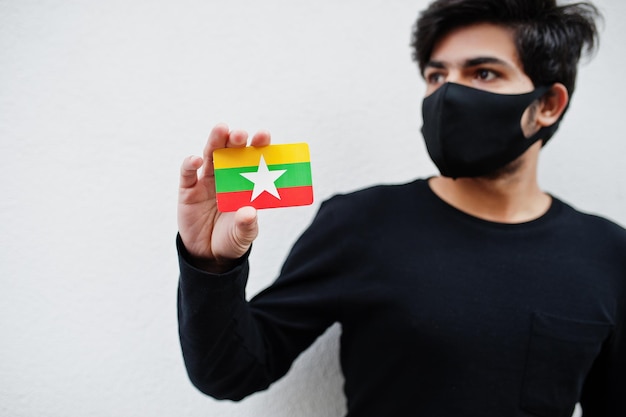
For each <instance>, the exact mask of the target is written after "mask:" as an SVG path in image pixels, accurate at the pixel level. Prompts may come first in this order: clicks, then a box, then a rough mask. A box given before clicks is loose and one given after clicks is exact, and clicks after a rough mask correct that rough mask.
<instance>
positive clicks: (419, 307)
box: [178, 0, 626, 417]
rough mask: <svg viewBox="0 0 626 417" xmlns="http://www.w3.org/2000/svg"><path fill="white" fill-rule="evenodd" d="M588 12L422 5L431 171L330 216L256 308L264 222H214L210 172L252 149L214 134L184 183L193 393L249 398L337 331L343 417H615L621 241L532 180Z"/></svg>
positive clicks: (475, 0)
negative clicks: (434, 171) (257, 249)
mask: <svg viewBox="0 0 626 417" xmlns="http://www.w3.org/2000/svg"><path fill="white" fill-rule="evenodd" d="M596 17H597V11H596V9H595V8H594V7H593V6H592V5H590V4H576V5H569V6H557V5H556V4H555V2H554V1H550V0H438V1H435V2H434V3H432V4H431V5H430V6H429V8H428V9H427V10H425V11H424V12H423V13H422V14H421V16H420V18H419V20H418V22H417V24H416V26H415V32H414V42H413V46H414V56H415V58H416V60H417V62H418V64H419V66H420V69H421V70H422V74H423V76H424V78H425V80H426V83H427V91H426V98H425V99H424V103H423V114H424V126H423V130H422V131H423V135H424V139H425V141H426V145H427V148H428V151H429V154H430V155H431V157H432V159H433V161H434V162H435V163H436V165H437V167H438V168H439V170H440V171H441V174H442V175H441V176H438V177H433V178H430V179H427V180H416V181H413V182H411V183H408V184H402V185H394V186H376V187H372V188H369V189H366V190H361V191H358V192H355V193H351V194H348V195H341V196H335V197H333V198H332V199H330V200H329V201H327V202H324V203H323V204H322V207H321V208H320V211H319V213H318V215H317V217H316V219H315V220H314V222H313V223H312V225H311V226H310V227H309V229H308V230H307V231H306V232H305V233H304V234H303V235H302V237H301V238H300V239H299V240H298V242H297V243H296V245H295V246H294V248H293V250H292V252H291V254H290V255H289V257H288V259H287V260H286V262H285V264H284V267H283V270H282V272H281V275H280V277H279V278H278V279H277V281H276V282H275V283H274V284H273V285H272V286H270V287H269V288H268V289H266V290H265V291H263V292H262V293H260V294H259V295H257V296H256V297H255V298H254V299H253V300H251V301H250V302H249V303H248V302H246V301H245V298H244V288H245V283H246V279H247V272H248V263H247V253H248V252H249V250H250V247H251V243H252V241H253V240H254V238H255V237H256V234H257V223H256V213H255V211H254V209H252V208H250V207H247V208H242V209H240V210H239V211H238V212H236V213H219V212H218V211H217V210H216V207H215V194H214V183H213V176H212V173H213V167H212V162H211V155H212V152H213V150H215V149H218V148H222V147H241V146H245V144H246V140H247V136H246V134H245V133H244V132H241V131H232V132H230V131H229V130H228V127H227V126H225V125H218V126H216V127H215V128H214V129H213V131H212V132H211V134H210V137H209V139H208V143H207V146H206V148H205V150H204V156H203V158H199V157H190V158H188V159H186V160H185V161H184V163H183V167H182V175H181V186H180V199H179V228H180V236H179V239H178V247H179V254H180V268H181V276H180V287H179V324H180V338H181V346H182V348H183V354H184V358H185V363H186V366H187V370H188V373H189V376H190V378H191V380H192V382H193V383H194V384H195V385H196V386H197V387H198V388H199V389H200V390H201V391H203V392H205V393H207V394H209V395H212V396H214V397H216V398H230V399H234V400H237V399H241V398H243V397H244V396H246V395H248V394H250V393H252V392H255V391H257V390H261V389H264V388H266V387H267V386H268V385H269V384H271V383H272V382H273V381H275V380H276V379H278V378H280V377H281V376H282V375H284V374H285V373H286V372H287V370H288V369H289V367H290V366H291V363H292V362H293V360H294V359H295V358H296V357H297V356H298V355H299V354H300V353H301V352H302V351H303V350H304V349H306V348H307V347H308V346H309V345H310V344H311V343H312V342H313V341H314V340H315V339H316V338H317V337H318V336H319V335H320V334H321V333H323V332H324V331H325V329H326V328H328V327H329V326H330V325H332V324H333V323H334V322H340V323H341V325H342V336H341V365H342V370H343V372H344V375H345V394H346V397H347V407H348V416H359V417H361V416H385V415H389V416H400V415H415V416H459V415H465V416H498V417H502V416H531V415H532V416H546V417H551V416H571V414H572V412H573V410H574V406H575V404H576V403H577V402H580V403H581V405H582V407H583V410H584V413H585V416H605V417H606V416H621V417H623V416H625V415H626V400H625V399H624V393H625V392H626V324H625V319H626V317H625V315H626V231H624V229H622V228H621V227H619V226H617V225H615V224H613V223H610V222H609V221H607V220H604V219H602V218H599V217H595V216H591V215H586V214H582V213H580V212H578V211H576V210H574V209H573V208H571V207H570V206H569V205H567V204H565V203H563V202H561V201H560V200H558V199H557V198H555V197H553V196H551V195H549V194H547V193H545V192H543V191H542V190H541V189H540V188H539V185H538V183H537V161H538V156H539V153H540V150H541V147H542V145H543V144H545V142H546V141H548V140H549V139H550V138H551V136H552V135H553V134H554V132H555V131H556V128H557V126H558V124H559V122H560V120H561V119H562V116H563V114H564V113H565V112H566V109H567V106H568V103H569V98H570V97H571V95H572V92H573V91H574V84H575V79H576V64H577V62H578V59H579V58H580V55H581V52H582V51H583V50H584V48H585V47H586V48H588V49H592V48H593V46H594V45H595V40H596V27H595V23H594V19H595V18H596ZM269 142H270V137H269V134H268V133H267V132H259V133H257V134H256V135H254V136H253V137H252V139H251V144H252V145H255V146H262V145H267V144H269ZM200 168H202V173H201V174H200V175H198V172H197V171H198V170H199V169H200ZM390 207H392V208H390Z"/></svg>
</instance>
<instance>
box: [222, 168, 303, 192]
mask: <svg viewBox="0 0 626 417" xmlns="http://www.w3.org/2000/svg"><path fill="white" fill-rule="evenodd" d="M258 169H259V167H258V166H252V167H237V168H224V169H216V170H215V191H216V192H218V193H228V192H233V191H247V190H252V188H254V183H253V182H252V181H249V180H247V179H246V178H244V177H242V176H241V175H240V174H241V173H242V172H257V171H258ZM268 169H269V170H270V171H275V170H279V169H286V170H287V172H285V173H284V174H283V175H281V176H280V178H278V179H277V180H276V182H275V183H274V184H275V185H276V188H286V187H301V186H309V185H312V184H313V179H312V178H311V164H310V163H309V162H301V163H296V164H276V165H268Z"/></svg>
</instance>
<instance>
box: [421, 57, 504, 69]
mask: <svg viewBox="0 0 626 417" xmlns="http://www.w3.org/2000/svg"><path fill="white" fill-rule="evenodd" d="M484 64H496V65H503V66H506V67H511V64H510V63H508V62H507V61H504V60H502V59H500V58H495V57H490V56H481V57H476V58H470V59H468V60H466V61H465V62H463V68H471V67H476V66H479V65H484ZM426 68H437V69H445V68H446V64H445V63H444V62H443V61H428V62H427V63H426V65H425V66H424V69H426Z"/></svg>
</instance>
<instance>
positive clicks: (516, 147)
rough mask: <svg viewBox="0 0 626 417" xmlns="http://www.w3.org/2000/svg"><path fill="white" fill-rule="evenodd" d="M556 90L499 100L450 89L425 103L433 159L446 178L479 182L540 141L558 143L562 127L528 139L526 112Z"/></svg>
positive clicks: (474, 91)
mask: <svg viewBox="0 0 626 417" xmlns="http://www.w3.org/2000/svg"><path fill="white" fill-rule="evenodd" d="M549 89H550V87H539V88H537V89H536V90H534V91H531V92H530V93H526V94H515V95H509V94H495V93H490V92H488V91H483V90H478V89H475V88H471V87H466V86H463V85H459V84H454V83H446V84H444V85H442V86H441V87H439V89H437V91H435V92H434V93H433V94H431V95H430V96H428V97H426V98H425V99H424V102H423V105H422V114H423V119H424V125H423V126H422V135H423V136H424V140H425V142H426V148H427V149H428V153H429V155H430V157H431V159H432V160H433V162H434V163H435V165H437V168H439V171H440V172H441V175H443V176H446V177H452V178H457V177H477V176H480V175H486V174H490V173H492V172H494V171H495V170H497V169H499V168H502V167H504V166H505V165H506V164H508V163H509V162H511V161H513V160H515V159H517V158H518V157H519V156H521V155H522V154H523V153H524V152H526V150H527V149H528V148H529V147H530V146H531V145H532V144H534V143H535V142H536V141H537V140H539V139H543V140H544V144H545V142H547V141H548V139H550V137H552V135H553V134H554V132H555V131H556V129H557V127H558V124H559V122H556V123H554V124H553V125H552V126H549V127H543V128H541V129H540V130H539V131H538V132H537V133H535V134H533V135H532V136H531V137H529V138H527V137H525V136H524V132H523V131H522V127H521V119H522V116H523V114H524V111H525V110H526V109H527V108H528V106H530V104H531V103H532V102H533V101H535V100H536V99H538V98H539V97H541V96H542V95H544V94H545V93H546V92H547V91H548V90H549Z"/></svg>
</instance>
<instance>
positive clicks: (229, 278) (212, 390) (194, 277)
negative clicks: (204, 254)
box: [178, 240, 271, 400]
mask: <svg viewBox="0 0 626 417" xmlns="http://www.w3.org/2000/svg"><path fill="white" fill-rule="evenodd" d="M178 249H179V263H180V281H179V288H178V321H179V336H180V343H181V348H182V352H183V357H184V360H185V366H186V368H187V372H188V375H189V378H190V380H191V381H192V383H193V384H194V385H195V386H196V387H197V388H198V389H199V390H200V391H202V392H204V393H206V394H208V395H211V396H213V397H216V398H221V399H223V398H228V399H233V400H238V399H241V398H243V397H244V396H246V395H248V394H250V393H252V392H255V391H258V390H260V389H263V388H265V387H266V386H267V385H268V384H269V383H270V382H271V381H268V377H267V376H266V372H265V371H264V370H263V369H261V368H260V367H259V365H258V362H259V356H260V355H262V353H261V351H260V340H261V337H260V336H259V335H258V332H257V330H256V328H255V326H254V325H253V324H252V323H253V319H252V317H251V313H250V312H249V308H248V305H247V302H246V300H245V284H246V280H247V274H248V264H247V256H246V257H244V258H243V259H241V260H240V262H239V263H238V264H237V265H236V266H235V267H234V268H232V269H231V270H230V271H228V272H226V273H223V274H211V273H207V272H205V271H203V270H201V269H199V268H197V267H196V266H195V265H192V264H191V263H190V262H189V257H188V254H187V253H186V252H185V250H184V247H182V244H181V242H180V240H179V241H178Z"/></svg>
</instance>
